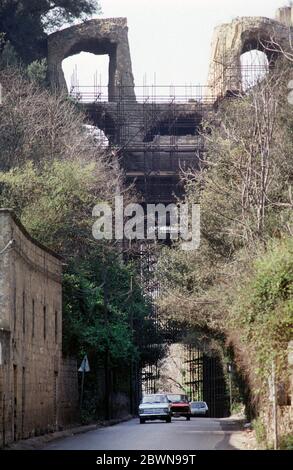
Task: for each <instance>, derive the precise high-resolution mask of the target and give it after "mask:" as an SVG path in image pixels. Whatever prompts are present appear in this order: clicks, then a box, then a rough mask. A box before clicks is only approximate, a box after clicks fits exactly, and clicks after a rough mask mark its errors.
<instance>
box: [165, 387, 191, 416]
mask: <svg viewBox="0 0 293 470" xmlns="http://www.w3.org/2000/svg"><path fill="white" fill-rule="evenodd" d="M167 397H168V400H169V401H170V402H171V412H172V416H175V417H176V416H183V417H185V418H186V420H187V421H189V420H190V417H191V409H190V405H189V400H188V397H187V395H184V394H181V393H167Z"/></svg>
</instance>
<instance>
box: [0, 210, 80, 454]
mask: <svg viewBox="0 0 293 470" xmlns="http://www.w3.org/2000/svg"><path fill="white" fill-rule="evenodd" d="M10 240H13V244H12V246H11V247H10V248H8V249H7V250H6V251H5V252H4V253H3V254H2V255H0V333H1V336H0V344H1V349H2V361H1V363H0V445H3V444H6V443H8V442H11V441H15V440H18V439H24V438H27V437H31V436H34V435H39V434H43V433H45V432H48V431H53V430H55V429H58V427H59V426H60V425H63V424H65V423H66V422H67V421H68V420H69V421H70V420H71V419H72V418H71V416H74V413H75V410H76V407H77V368H76V363H75V362H74V361H70V360H65V359H63V358H62V352H61V351H62V285H61V280H62V261H61V260H60V259H59V258H58V257H57V256H56V255H54V254H53V253H51V252H50V251H49V250H46V249H45V248H43V247H41V246H40V245H39V244H37V243H36V242H34V241H33V240H32V239H31V238H30V237H29V235H28V234H27V233H26V232H25V231H24V229H23V228H22V227H21V225H20V224H19V223H18V222H17V221H16V220H15V219H14V217H13V214H12V213H11V212H10V211H6V210H0V251H1V250H2V249H3V248H4V247H5V246H7V244H8V243H9V241H10ZM69 390H70V391H71V393H72V395H71V398H70V400H69ZM65 401H66V403H67V404H66V407H65V408H66V410H67V412H66V413H65V412H63V410H62V411H60V408H61V406H64V402H65ZM69 409H70V410H71V412H69ZM69 417H70V419H69ZM63 420H65V421H63Z"/></svg>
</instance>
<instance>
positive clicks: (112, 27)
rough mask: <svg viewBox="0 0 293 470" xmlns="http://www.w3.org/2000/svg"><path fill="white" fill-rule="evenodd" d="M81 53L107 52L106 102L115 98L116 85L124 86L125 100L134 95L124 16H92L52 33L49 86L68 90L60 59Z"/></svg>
mask: <svg viewBox="0 0 293 470" xmlns="http://www.w3.org/2000/svg"><path fill="white" fill-rule="evenodd" d="M80 52H91V53H93V54H98V55H99V54H108V55H109V58H110V63H109V101H116V100H117V99H118V91H117V88H116V87H117V86H118V85H123V86H125V87H127V95H128V99H129V98H132V99H134V98H135V95H134V80H133V74H132V65H131V57H130V50H129V43H128V27H127V20H126V18H107V19H94V20H90V21H86V22H84V23H81V24H79V25H75V26H71V27H69V28H66V29H63V30H61V31H57V32H56V33H53V34H51V35H50V36H49V38H48V71H49V79H50V83H51V85H52V86H54V87H57V88H59V89H63V90H65V91H67V86H66V82H65V78H64V74H63V70H62V61H63V60H64V59H66V58H67V57H70V56H71V55H74V54H78V53H80Z"/></svg>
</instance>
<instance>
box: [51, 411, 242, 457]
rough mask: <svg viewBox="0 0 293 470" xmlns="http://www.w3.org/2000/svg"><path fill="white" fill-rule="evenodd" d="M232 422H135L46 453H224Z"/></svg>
mask: <svg viewBox="0 0 293 470" xmlns="http://www.w3.org/2000/svg"><path fill="white" fill-rule="evenodd" d="M236 430H238V428H237V427H235V423H233V421H231V420H229V419H214V418H192V419H191V420H190V421H186V420H185V419H183V418H173V419H172V423H170V424H168V423H164V422H160V421H147V422H146V423H145V424H139V420H138V419H132V420H131V421H127V422H124V423H121V424H117V425H115V426H109V427H104V428H99V429H96V430H94V431H89V432H87V433H85V434H80V435H75V436H72V437H67V438H65V439H62V440H58V441H55V442H52V443H50V444H48V445H47V446H46V447H45V448H44V449H45V450H210V449H214V450H222V449H227V450H229V449H231V450H233V449H234V447H232V446H231V445H230V444H229V441H230V437H231V433H232V432H233V431H234V432H235V431H236Z"/></svg>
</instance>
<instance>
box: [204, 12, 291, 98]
mask: <svg viewBox="0 0 293 470" xmlns="http://www.w3.org/2000/svg"><path fill="white" fill-rule="evenodd" d="M272 39H273V40H274V41H275V42H276V43H277V44H280V45H281V46H282V47H284V48H285V49H286V48H287V46H288V26H287V25H285V24H282V23H280V22H279V21H276V20H273V19H269V18H263V17H243V18H236V19H235V20H233V21H232V22H231V23H228V24H223V25H221V26H219V27H218V28H216V29H215V32H214V37H213V41H212V56H211V62H210V68H209V76H208V87H209V94H211V95H212V96H213V97H214V99H217V98H218V97H221V96H226V95H228V94H229V93H231V92H236V93H241V92H242V91H243V89H242V73H241V55H242V54H243V53H245V52H247V51H249V50H259V51H263V52H265V54H266V55H267V58H268V61H269V64H270V68H273V65H274V64H275V62H276V60H277V57H278V54H277V53H276V52H274V51H272V50H270V47H269V44H270V41H271V40H272Z"/></svg>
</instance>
